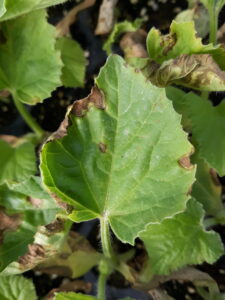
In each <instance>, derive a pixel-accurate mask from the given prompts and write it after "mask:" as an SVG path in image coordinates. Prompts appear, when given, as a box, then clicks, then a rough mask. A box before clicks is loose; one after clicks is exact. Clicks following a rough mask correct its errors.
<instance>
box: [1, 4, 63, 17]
mask: <svg viewBox="0 0 225 300" xmlns="http://www.w3.org/2000/svg"><path fill="white" fill-rule="evenodd" d="M1 1H2V2H3V5H4V6H5V8H6V10H7V11H6V13H5V14H4V15H3V16H2V17H1V18H0V21H3V20H8V19H11V18H14V17H18V16H20V15H22V14H25V13H28V12H31V11H33V10H36V9H41V8H46V7H48V6H53V5H56V4H59V3H63V2H65V1H67V0H16V1H15V0H1Z"/></svg>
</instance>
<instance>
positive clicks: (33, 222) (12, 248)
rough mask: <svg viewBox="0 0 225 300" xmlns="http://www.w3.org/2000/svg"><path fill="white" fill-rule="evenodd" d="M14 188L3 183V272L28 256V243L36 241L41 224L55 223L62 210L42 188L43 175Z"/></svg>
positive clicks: (0, 259) (0, 191)
mask: <svg viewBox="0 0 225 300" xmlns="http://www.w3.org/2000/svg"><path fill="white" fill-rule="evenodd" d="M28 186H29V188H28ZM13 188H14V190H12V189H9V188H8V187H7V186H6V185H1V186H0V205H1V207H2V208H1V215H2V216H3V218H2V220H3V221H2V232H3V233H4V235H3V242H2V243H1V245H0V271H2V270H3V269H4V268H5V267H6V266H7V265H8V264H9V263H11V262H13V261H15V260H17V258H18V257H19V256H22V255H24V253H25V252H26V250H27V246H28V244H31V243H32V242H33V241H34V235H35V233H36V232H37V229H38V227H39V226H41V225H46V224H49V223H50V222H52V221H53V220H54V219H55V216H56V214H57V212H59V210H60V209H59V208H58V207H57V205H56V203H55V201H54V200H53V199H52V198H51V197H50V196H49V195H48V194H47V193H46V192H44V191H43V190H42V187H41V186H40V178H37V177H31V178H30V179H28V180H27V181H26V182H25V183H24V182H23V183H22V184H21V185H16V186H14V187H13ZM18 190H20V191H21V192H20V193H19V192H17V191H18Z"/></svg>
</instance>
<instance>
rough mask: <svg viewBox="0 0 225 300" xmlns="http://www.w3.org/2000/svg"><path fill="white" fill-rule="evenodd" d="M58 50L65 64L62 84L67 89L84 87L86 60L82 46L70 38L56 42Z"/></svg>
mask: <svg viewBox="0 0 225 300" xmlns="http://www.w3.org/2000/svg"><path fill="white" fill-rule="evenodd" d="M56 49H59V50H60V52H61V58H62V61H63V64H64V67H63V69H62V82H63V85H64V86H66V87H82V86H84V76H85V65H86V59H85V57H84V52H83V50H82V48H81V47H80V45H79V44H78V43H77V42H76V41H74V40H71V39H70V38H67V37H65V38H60V39H58V40H57V42H56Z"/></svg>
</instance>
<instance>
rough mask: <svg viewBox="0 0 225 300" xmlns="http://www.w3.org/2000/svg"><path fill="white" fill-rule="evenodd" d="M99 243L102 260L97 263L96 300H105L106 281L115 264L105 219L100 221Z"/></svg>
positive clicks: (107, 224) (115, 260)
mask: <svg viewBox="0 0 225 300" xmlns="http://www.w3.org/2000/svg"><path fill="white" fill-rule="evenodd" d="M100 233H101V243H102V251H103V254H104V258H103V259H102V260H101V261H100V263H99V279H98V294H97V299H98V300H105V299H106V298H105V290H106V281H107V278H108V276H109V275H110V274H111V273H112V272H113V270H114V269H115V265H116V264H117V259H116V255H115V253H114V251H113V248H112V245H111V240H110V229H109V223H108V220H107V217H103V218H101V220H100Z"/></svg>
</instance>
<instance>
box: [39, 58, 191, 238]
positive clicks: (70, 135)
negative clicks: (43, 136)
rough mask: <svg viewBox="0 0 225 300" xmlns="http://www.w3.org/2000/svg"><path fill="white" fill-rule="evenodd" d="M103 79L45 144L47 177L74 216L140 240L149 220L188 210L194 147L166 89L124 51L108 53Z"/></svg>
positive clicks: (43, 166)
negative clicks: (101, 221) (134, 65)
mask: <svg viewBox="0 0 225 300" xmlns="http://www.w3.org/2000/svg"><path fill="white" fill-rule="evenodd" d="M96 84H97V87H95V88H94V89H93V90H92V93H91V94H90V95H89V96H88V97H87V98H85V99H83V100H80V101H76V102H75V103H74V105H73V106H72V107H71V109H70V111H69V112H68V114H67V116H68V118H69V127H68V129H67V135H66V136H64V137H62V138H59V139H56V140H53V141H49V142H48V143H46V144H45V146H44V148H43V150H42V155H41V171H42V177H43V181H44V184H45V185H46V187H47V188H48V189H49V190H50V191H51V192H53V193H54V194H56V195H57V196H58V197H60V198H61V199H62V200H63V201H65V202H67V203H69V204H71V205H73V206H74V207H75V210H74V211H73V213H72V214H71V219H72V220H74V221H75V222H80V221H85V220H90V219H93V218H100V219H101V218H104V219H105V221H108V222H109V224H110V225H111V227H112V229H113V231H114V233H115V234H116V235H117V237H118V238H119V239H120V240H122V241H124V242H128V243H131V244H133V242H134V239H135V237H136V236H137V234H138V232H139V231H140V230H143V229H144V227H145V225H146V224H147V223H155V222H161V221H162V220H163V219H164V218H166V217H169V216H172V215H174V214H175V213H177V212H180V211H182V210H183V209H184V207H185V203H186V201H187V199H188V196H187V195H186V193H187V191H188V189H189V187H190V186H191V184H192V183H193V181H194V173H195V168H194V167H193V166H192V165H191V164H190V162H189V163H188V161H189V159H188V156H189V154H190V153H191V151H192V147H191V145H190V144H189V142H188V141H187V137H186V134H185V133H184V132H183V131H182V129H181V125H180V117H179V116H178V115H177V114H176V113H175V111H174V110H173V108H172V103H171V102H170V101H168V99H167V98H166V96H165V92H164V90H163V89H159V88H157V87H154V86H152V85H151V84H150V83H149V82H146V80H145V78H144V76H143V75H142V74H141V73H140V72H139V73H137V72H135V71H134V70H133V69H132V68H131V67H129V66H127V65H125V63H124V60H123V59H122V58H121V57H119V56H111V57H110V58H109V59H108V61H107V63H106V65H105V66H104V67H103V68H102V70H101V72H100V75H99V76H98V78H97V79H96ZM171 203H173V205H171ZM124 208H126V209H124Z"/></svg>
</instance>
